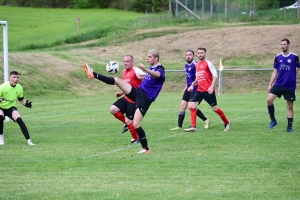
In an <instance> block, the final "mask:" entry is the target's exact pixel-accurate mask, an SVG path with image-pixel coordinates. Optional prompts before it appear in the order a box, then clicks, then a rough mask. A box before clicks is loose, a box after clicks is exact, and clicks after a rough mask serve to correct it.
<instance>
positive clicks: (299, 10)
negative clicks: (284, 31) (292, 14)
mask: <svg viewBox="0 0 300 200" xmlns="http://www.w3.org/2000/svg"><path fill="white" fill-rule="evenodd" d="M299 18H300V0H298V19H299Z"/></svg>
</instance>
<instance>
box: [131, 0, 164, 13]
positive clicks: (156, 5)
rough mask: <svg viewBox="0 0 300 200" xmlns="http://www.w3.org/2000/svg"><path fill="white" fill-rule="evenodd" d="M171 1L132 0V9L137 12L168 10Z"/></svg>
mask: <svg viewBox="0 0 300 200" xmlns="http://www.w3.org/2000/svg"><path fill="white" fill-rule="evenodd" d="M168 5H169V1H164V0H131V6H132V9H133V10H134V11H136V12H146V11H147V12H148V13H150V12H161V11H166V10H167V8H168Z"/></svg>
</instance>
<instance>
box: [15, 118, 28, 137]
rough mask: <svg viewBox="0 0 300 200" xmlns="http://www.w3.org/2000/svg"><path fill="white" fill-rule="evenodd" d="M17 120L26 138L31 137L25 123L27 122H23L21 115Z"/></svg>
mask: <svg viewBox="0 0 300 200" xmlns="http://www.w3.org/2000/svg"><path fill="white" fill-rule="evenodd" d="M16 122H17V123H18V124H19V126H20V128H21V131H22V133H23V135H24V137H25V138H26V140H28V139H30V137H29V133H28V129H27V127H26V125H25V123H24V122H23V120H22V119H21V117H19V118H18V119H17V120H16Z"/></svg>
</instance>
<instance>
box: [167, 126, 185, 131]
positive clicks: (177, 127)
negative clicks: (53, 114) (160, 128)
mask: <svg viewBox="0 0 300 200" xmlns="http://www.w3.org/2000/svg"><path fill="white" fill-rule="evenodd" d="M181 129H182V128H181V127H179V126H176V127H175V128H171V129H170V131H176V130H181Z"/></svg>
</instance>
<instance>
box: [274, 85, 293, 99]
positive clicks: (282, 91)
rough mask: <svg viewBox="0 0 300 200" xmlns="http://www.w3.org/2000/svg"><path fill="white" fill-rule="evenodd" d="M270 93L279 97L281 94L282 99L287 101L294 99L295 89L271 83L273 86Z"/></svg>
mask: <svg viewBox="0 0 300 200" xmlns="http://www.w3.org/2000/svg"><path fill="white" fill-rule="evenodd" d="M270 93H272V94H274V95H276V96H277V97H278V98H280V97H281V96H282V95H283V97H284V99H285V100H287V101H296V90H294V89H293V90H291V89H287V88H283V87H280V86H277V85H273V87H272V88H271V90H270Z"/></svg>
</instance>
